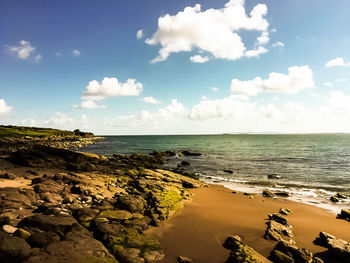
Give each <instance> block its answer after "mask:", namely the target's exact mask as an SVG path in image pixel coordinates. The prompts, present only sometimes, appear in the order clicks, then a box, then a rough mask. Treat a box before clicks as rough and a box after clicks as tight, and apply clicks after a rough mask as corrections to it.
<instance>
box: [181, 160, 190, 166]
mask: <svg viewBox="0 0 350 263" xmlns="http://www.w3.org/2000/svg"><path fill="white" fill-rule="evenodd" d="M181 165H182V166H188V165H190V162H188V161H182V162H181Z"/></svg>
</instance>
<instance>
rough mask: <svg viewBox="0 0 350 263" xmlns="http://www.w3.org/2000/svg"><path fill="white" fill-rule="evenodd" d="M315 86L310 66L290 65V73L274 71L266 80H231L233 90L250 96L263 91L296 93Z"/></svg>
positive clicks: (258, 78)
mask: <svg viewBox="0 0 350 263" xmlns="http://www.w3.org/2000/svg"><path fill="white" fill-rule="evenodd" d="M313 87H314V80H313V73H312V70H311V69H310V68H309V67H308V66H300V67H298V66H294V67H290V68H289V69H288V74H282V73H276V72H272V73H270V74H269V77H268V78H267V79H265V80H263V79H261V78H260V77H257V78H255V79H253V80H248V81H241V80H238V79H232V82H231V91H232V92H236V93H240V94H244V95H248V96H254V95H257V94H258V93H259V92H261V91H266V92H276V93H288V94H295V93H298V92H299V91H301V90H303V89H307V88H313Z"/></svg>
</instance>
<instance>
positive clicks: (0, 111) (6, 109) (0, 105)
mask: <svg viewBox="0 0 350 263" xmlns="http://www.w3.org/2000/svg"><path fill="white" fill-rule="evenodd" d="M11 111H12V107H11V106H8V105H7V104H6V101H5V100H4V99H0V115H6V114H7V113H10V112H11Z"/></svg>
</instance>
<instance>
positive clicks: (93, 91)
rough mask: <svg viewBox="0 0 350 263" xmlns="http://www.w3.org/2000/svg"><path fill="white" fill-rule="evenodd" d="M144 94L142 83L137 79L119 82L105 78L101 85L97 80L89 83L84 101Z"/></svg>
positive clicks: (115, 79) (84, 94) (83, 97)
mask: <svg viewBox="0 0 350 263" xmlns="http://www.w3.org/2000/svg"><path fill="white" fill-rule="evenodd" d="M141 92H142V83H140V82H137V81H136V80H135V79H128V80H127V81H126V82H124V83H122V82H119V81H118V79H117V78H104V79H103V80H102V82H101V83H99V82H98V81H97V80H93V81H90V82H89V85H88V86H87V87H86V90H85V91H84V92H83V96H82V99H83V100H92V101H98V100H103V99H106V98H109V97H118V96H138V95H139V94H140V93H141Z"/></svg>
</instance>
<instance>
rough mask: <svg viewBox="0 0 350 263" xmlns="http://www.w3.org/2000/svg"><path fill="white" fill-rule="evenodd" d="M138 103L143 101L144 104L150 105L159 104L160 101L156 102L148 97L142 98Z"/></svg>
mask: <svg viewBox="0 0 350 263" xmlns="http://www.w3.org/2000/svg"><path fill="white" fill-rule="evenodd" d="M140 101H143V102H146V103H151V104H160V103H161V101H160V100H157V99H155V98H153V97H151V96H149V97H144V98H141V99H140Z"/></svg>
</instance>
